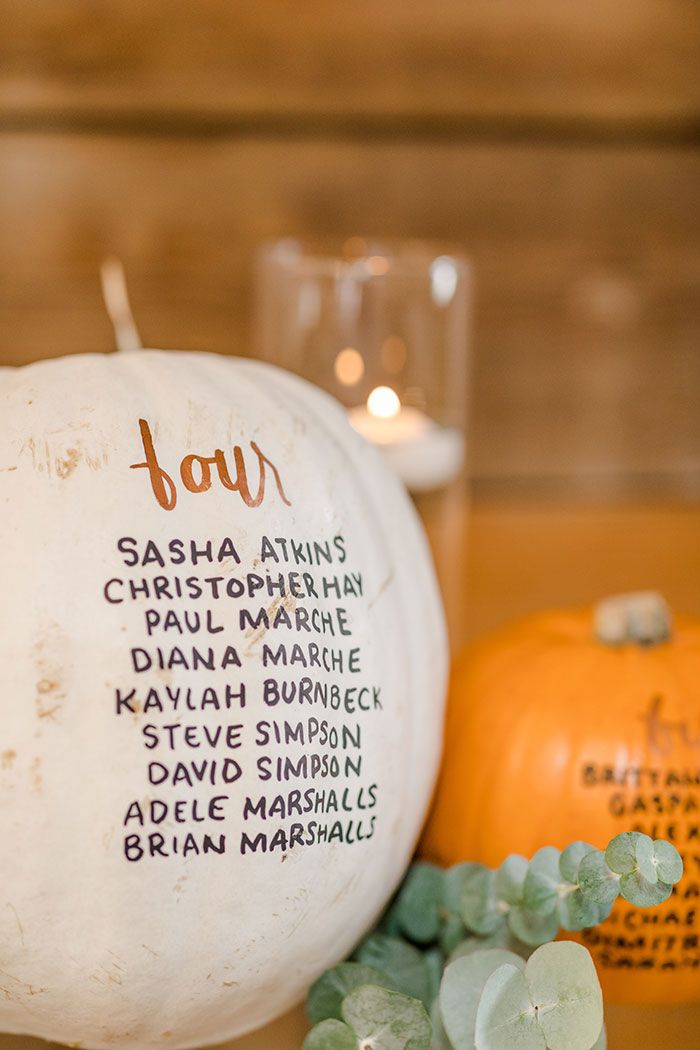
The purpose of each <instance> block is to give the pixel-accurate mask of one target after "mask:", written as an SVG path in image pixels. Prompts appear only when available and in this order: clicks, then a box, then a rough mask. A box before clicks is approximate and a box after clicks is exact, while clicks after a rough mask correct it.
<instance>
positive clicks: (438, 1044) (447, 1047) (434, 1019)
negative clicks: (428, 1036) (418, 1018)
mask: <svg viewBox="0 0 700 1050" xmlns="http://www.w3.org/2000/svg"><path fill="white" fill-rule="evenodd" d="M430 1023H431V1025H432V1027H433V1042H432V1050H454V1047H453V1046H452V1043H451V1042H450V1040H449V1039H448V1037H447V1032H446V1031H445V1026H444V1024H443V1022H442V1014H441V1013H440V1003H439V1002H438V1000H437V999H436V1000H435V1002H434V1003H433V1008H432V1010H431V1011H430Z"/></svg>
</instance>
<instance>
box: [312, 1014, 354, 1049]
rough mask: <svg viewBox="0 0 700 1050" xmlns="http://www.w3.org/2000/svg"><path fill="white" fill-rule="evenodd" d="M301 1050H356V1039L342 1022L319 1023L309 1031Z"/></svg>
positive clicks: (332, 1020)
mask: <svg viewBox="0 0 700 1050" xmlns="http://www.w3.org/2000/svg"><path fill="white" fill-rule="evenodd" d="M301 1050H357V1037H356V1035H355V1033H354V1032H353V1030H352V1028H348V1026H347V1025H346V1024H343V1022H342V1021H336V1020H334V1019H330V1020H328V1021H321V1023H320V1024H317V1025H316V1027H315V1028H312V1029H311V1031H310V1032H309V1034H308V1035H307V1037H306V1039H305V1040H304V1042H303V1044H302V1048H301Z"/></svg>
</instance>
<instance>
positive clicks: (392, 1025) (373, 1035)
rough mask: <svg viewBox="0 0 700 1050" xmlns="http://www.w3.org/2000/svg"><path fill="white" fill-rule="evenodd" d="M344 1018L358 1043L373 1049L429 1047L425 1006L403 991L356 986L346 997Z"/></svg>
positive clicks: (428, 1028)
mask: <svg viewBox="0 0 700 1050" xmlns="http://www.w3.org/2000/svg"><path fill="white" fill-rule="evenodd" d="M343 1018H344V1020H345V1022H346V1024H348V1025H349V1026H350V1028H352V1030H353V1032H354V1033H355V1035H356V1036H357V1042H358V1043H359V1044H360V1045H362V1043H363V1041H364V1042H365V1043H367V1044H368V1045H369V1046H370V1047H371V1048H372V1050H430V1036H431V1025H430V1018H429V1017H428V1014H427V1012H426V1009H425V1007H424V1006H423V1004H422V1003H420V1002H418V1000H417V999H412V998H410V997H409V996H407V995H402V994H401V993H400V992H392V991H390V990H389V989H388V988H378V987H377V986H376V985H371V984H367V985H364V986H363V987H361V988H355V990H354V991H352V992H350V994H349V995H347V996H346V997H345V999H344V1000H343ZM356 1047H357V1043H356ZM356 1047H355V1048H354V1050H356Z"/></svg>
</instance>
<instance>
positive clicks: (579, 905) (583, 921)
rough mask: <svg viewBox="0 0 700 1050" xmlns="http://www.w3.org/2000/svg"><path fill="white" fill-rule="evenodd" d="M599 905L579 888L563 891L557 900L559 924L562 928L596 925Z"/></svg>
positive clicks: (581, 927)
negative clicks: (562, 894)
mask: <svg viewBox="0 0 700 1050" xmlns="http://www.w3.org/2000/svg"><path fill="white" fill-rule="evenodd" d="M600 909H601V905H600V904H596V903H595V901H592V900H589V899H588V898H587V897H584V895H583V893H581V890H580V889H575V890H573V891H572V892H571V893H565V894H564V896H563V897H561V898H560V900H559V906H558V914H559V924H560V926H561V927H562V929H564V930H569V931H574V930H586V929H589V928H590V927H591V926H597V924H598V923H599V922H600V921H601V919H600Z"/></svg>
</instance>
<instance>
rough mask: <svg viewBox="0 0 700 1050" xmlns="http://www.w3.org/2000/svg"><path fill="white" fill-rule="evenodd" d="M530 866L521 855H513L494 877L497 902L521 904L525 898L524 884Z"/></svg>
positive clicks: (504, 862) (507, 858) (505, 861)
mask: <svg viewBox="0 0 700 1050" xmlns="http://www.w3.org/2000/svg"><path fill="white" fill-rule="evenodd" d="M527 871H528V864H527V861H526V860H525V857H521V856H520V854H519V853H511V854H510V856H509V857H506V859H505V860H504V861H503V863H502V864H501V866H500V868H498V870H497V871H496V872H495V873H494V876H493V892H494V895H495V897H496V900H499V901H505V902H506V904H519V903H520V902H521V900H522V896H523V883H524V882H525V876H526V875H527Z"/></svg>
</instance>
